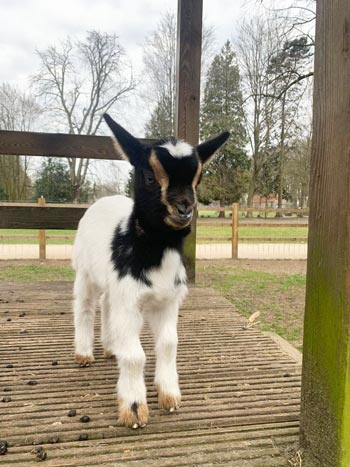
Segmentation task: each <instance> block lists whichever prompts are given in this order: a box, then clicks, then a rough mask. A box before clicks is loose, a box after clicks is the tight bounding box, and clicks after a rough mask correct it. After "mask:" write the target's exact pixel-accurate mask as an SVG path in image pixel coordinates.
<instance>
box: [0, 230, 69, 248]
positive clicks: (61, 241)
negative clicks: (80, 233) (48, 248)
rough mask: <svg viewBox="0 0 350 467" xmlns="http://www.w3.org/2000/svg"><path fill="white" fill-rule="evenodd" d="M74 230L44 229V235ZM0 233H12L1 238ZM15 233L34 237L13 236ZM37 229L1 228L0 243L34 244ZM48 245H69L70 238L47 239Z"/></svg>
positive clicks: (62, 233)
mask: <svg viewBox="0 0 350 467" xmlns="http://www.w3.org/2000/svg"><path fill="white" fill-rule="evenodd" d="M75 232H76V231H75V230H46V235H72V236H74V235H75ZM1 235H14V237H12V238H1ZM16 235H35V238H15V236H16ZM38 235H39V234H38V230H33V229H16V230H15V229H1V230H0V244H21V245H23V244H29V245H36V244H37V243H38ZM47 244H48V245H71V244H73V238H72V239H65V238H62V239H60V238H55V239H47Z"/></svg>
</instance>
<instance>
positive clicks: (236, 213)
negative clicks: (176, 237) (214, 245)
mask: <svg viewBox="0 0 350 467" xmlns="http://www.w3.org/2000/svg"><path fill="white" fill-rule="evenodd" d="M199 210H200V211H217V212H225V213H226V212H229V214H230V216H231V220H229V219H226V220H225V219H222V220H220V219H216V220H215V221H214V222H213V221H211V222H210V221H204V220H202V218H198V220H197V227H200V226H202V227H205V226H207V227H209V226H212V227H213V226H215V227H220V226H222V227H227V226H228V225H231V236H230V237H197V241H205V240H207V241H208V240H209V241H223V240H224V241H230V242H231V244H232V255H231V256H232V258H233V259H237V258H238V243H239V241H244V242H252V243H254V242H255V243H256V242H259V243H260V242H261V243H266V242H285V241H286V238H284V237H283V238H279V237H243V236H240V235H239V228H240V227H244V226H249V227H252V228H257V227H269V228H273V227H290V228H295V227H307V225H308V224H307V223H306V222H304V223H301V222H288V223H286V222H281V221H278V220H271V221H261V222H258V221H254V222H252V221H250V220H249V218H247V219H246V220H244V218H243V219H242V218H240V213H244V214H248V213H251V214H253V213H259V214H260V215H261V214H265V215H267V214H270V213H274V214H280V215H281V216H286V215H288V217H289V216H290V215H293V214H296V215H298V216H299V215H300V216H301V215H302V216H304V215H308V213H309V210H308V209H288V208H283V209H274V208H240V207H239V204H238V203H233V204H232V206H231V207H214V208H213V207H204V208H203V207H201V208H199ZM300 241H302V242H304V241H305V242H306V241H307V237H289V238H288V242H291V243H293V242H300Z"/></svg>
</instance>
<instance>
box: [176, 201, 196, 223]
mask: <svg viewBox="0 0 350 467" xmlns="http://www.w3.org/2000/svg"><path fill="white" fill-rule="evenodd" d="M176 209H177V211H178V213H179V215H180V217H182V218H184V219H189V218H190V217H191V216H192V212H193V208H192V206H188V205H186V204H185V203H177V204H176Z"/></svg>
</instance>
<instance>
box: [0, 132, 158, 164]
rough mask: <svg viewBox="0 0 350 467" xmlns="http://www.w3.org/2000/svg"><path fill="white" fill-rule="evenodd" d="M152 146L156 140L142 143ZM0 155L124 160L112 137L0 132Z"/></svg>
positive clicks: (144, 140) (147, 140)
mask: <svg viewBox="0 0 350 467" xmlns="http://www.w3.org/2000/svg"><path fill="white" fill-rule="evenodd" d="M140 141H141V142H142V143H145V144H150V143H152V142H154V140H150V139H140ZM0 154H3V155H23V156H54V157H71V158H79V157H80V158H86V159H110V160H114V159H117V160H121V159H122V158H121V156H120V155H118V154H117V152H116V149H115V147H114V145H113V143H112V139H111V138H110V137H109V136H95V135H70V134H64V133H35V132H29V131H28V132H25V131H5V130H0Z"/></svg>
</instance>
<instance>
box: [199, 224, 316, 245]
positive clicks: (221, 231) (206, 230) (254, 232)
mask: <svg viewBox="0 0 350 467" xmlns="http://www.w3.org/2000/svg"><path fill="white" fill-rule="evenodd" d="M307 233H308V228H307V227H287V226H286V227H252V226H243V227H239V229H238V235H239V237H264V238H284V239H286V242H287V241H288V239H289V238H305V237H307ZM231 235H232V228H231V226H230V225H227V226H222V227H220V226H215V225H213V226H201V225H199V226H197V237H231ZM213 242H216V241H213ZM200 243H205V240H200Z"/></svg>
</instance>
